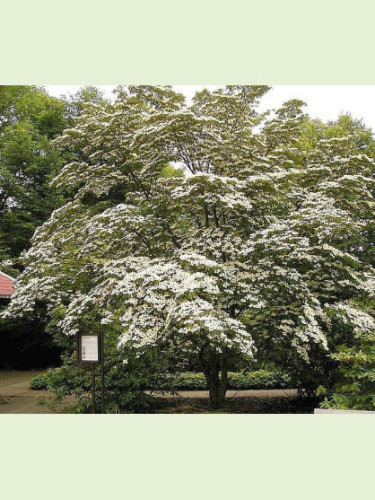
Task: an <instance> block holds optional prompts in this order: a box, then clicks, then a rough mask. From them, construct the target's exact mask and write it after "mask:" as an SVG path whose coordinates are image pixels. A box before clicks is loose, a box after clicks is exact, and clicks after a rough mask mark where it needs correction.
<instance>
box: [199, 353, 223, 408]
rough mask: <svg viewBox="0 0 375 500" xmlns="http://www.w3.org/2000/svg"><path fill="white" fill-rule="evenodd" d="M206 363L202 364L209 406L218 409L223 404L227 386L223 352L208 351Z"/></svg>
mask: <svg viewBox="0 0 375 500" xmlns="http://www.w3.org/2000/svg"><path fill="white" fill-rule="evenodd" d="M207 361H208V363H205V365H204V366H202V368H203V371H204V375H205V377H206V380H207V384H208V390H209V395H210V408H211V409H212V410H218V409H219V408H223V406H224V404H225V394H226V392H227V387H228V367H227V359H226V356H225V354H218V353H216V352H213V351H210V353H209V358H208V360H207Z"/></svg>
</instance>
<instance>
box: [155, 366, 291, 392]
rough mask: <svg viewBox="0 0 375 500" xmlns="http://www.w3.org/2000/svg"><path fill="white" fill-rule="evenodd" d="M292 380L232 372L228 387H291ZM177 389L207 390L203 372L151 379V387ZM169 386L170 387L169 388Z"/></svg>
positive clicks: (275, 374) (278, 375)
mask: <svg viewBox="0 0 375 500" xmlns="http://www.w3.org/2000/svg"><path fill="white" fill-rule="evenodd" d="M291 386H292V382H291V379H290V377H289V375H286V374H282V373H278V372H270V371H266V370H256V371H253V372H247V373H246V372H230V373H229V375H228V389H235V390H246V389H284V388H287V387H291ZM171 387H172V388H173V389H174V390H176V391H183V390H185V391H191V390H207V389H208V387H207V382H206V379H205V377H204V375H203V373H189V372H186V373H180V374H177V375H167V376H162V377H157V378H156V377H153V378H152V379H151V381H150V387H149V388H150V389H153V390H159V391H167V390H170V388H171ZM168 388H169V389H168Z"/></svg>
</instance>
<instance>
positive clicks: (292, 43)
mask: <svg viewBox="0 0 375 500" xmlns="http://www.w3.org/2000/svg"><path fill="white" fill-rule="evenodd" d="M3 3H4V2H3ZM0 14H1V20H2V23H1V30H0V44H1V45H0V47H1V60H0V83H2V84H31V83H32V84H45V85H53V84H60V85H68V84H97V85H104V84H117V83H123V84H126V83H128V84H129V83H132V84H139V83H144V84H145V83H148V84H166V83H168V84H172V83H173V84H186V85H189V84H190V85H191V84H207V85H208V84H221V83H238V84H240V83H252V84H256V83H268V84H274V85H276V84H374V83H375V65H374V64H373V47H374V44H373V37H374V36H373V32H374V29H373V24H374V7H373V1H371V2H370V1H362V0H361V1H359V0H357V1H356V2H348V1H345V0H340V1H337V0H315V1H314V2H306V1H304V0H298V1H297V0H278V1H275V0H273V1H270V0H268V1H267V0H264V1H262V2H261V1H257V2H252V1H251V0H247V1H245V0H243V1H241V2H239V1H233V0H232V1H229V2H228V1H226V2H224V1H219V0H216V1H207V0H206V1H205V0H190V1H189V2H181V1H180V2H179V1H178V0H173V1H171V0H169V1H162V0H159V1H153V2H151V1H149V2H145V1H140V0H138V1H137V2H131V3H129V2H126V1H125V0H122V1H120V0H118V1H116V2H114V1H108V0H107V1H106V2H95V1H94V0H91V1H90V2H88V1H82V0H64V2H56V1H55V2H54V1H53V0H48V1H47V0H32V1H30V0H29V1H13V2H10V1H8V2H6V4H5V5H2V6H1V10H0ZM374 429H375V420H374V419H373V417H372V416H365V415H358V416H353V415H350V416H349V415H317V416H314V415H186V416H184V415H175V416H172V415H170V416H162V415H155V416H152V415H137V416H131V415H119V416H105V417H103V416H100V415H97V416H95V417H94V416H91V415H86V416H73V415H23V416H19V415H1V416H0V472H1V475H0V495H1V498H4V499H7V500H8V499H9V500H13V499H17V500H18V499H25V500H31V499H38V500H44V499H47V498H48V499H49V500H50V499H53V500H60V499H64V500H70V499H76V498H82V499H85V500H86V499H89V500H91V499H97V498H101V499H111V500H112V499H114V498H116V499H117V498H126V499H132V500H133V499H142V500H143V499H150V500H154V499H155V498H160V499H169V498H170V499H173V500H175V499H176V500H179V499H183V500H184V499H189V500H190V499H195V498H196V499H201V498H204V499H207V500H209V499H221V498H223V499H224V498H225V499H242V498H253V499H255V500H262V499H272V500H279V499H282V498H287V499H288V500H289V499H291V500H293V499H294V498H295V499H297V498H298V499H301V498H302V499H304V500H305V499H307V500H309V499H313V498H314V499H315V498H323V499H325V498H332V499H340V500H342V499H349V498H350V499H354V498H361V497H362V496H366V497H368V498H370V496H371V494H373V491H374V488H373V469H374V460H373V450H374V445H375V432H374Z"/></svg>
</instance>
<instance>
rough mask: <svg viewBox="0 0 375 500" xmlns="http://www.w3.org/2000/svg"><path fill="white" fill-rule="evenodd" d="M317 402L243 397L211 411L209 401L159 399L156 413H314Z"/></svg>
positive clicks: (298, 399) (287, 398)
mask: <svg viewBox="0 0 375 500" xmlns="http://www.w3.org/2000/svg"><path fill="white" fill-rule="evenodd" d="M316 405H317V403H316V401H312V400H308V399H300V398H296V397H290V398H289V397H280V398H275V397H267V396H265V397H256V398H254V397H243V398H233V399H230V398H229V399H228V400H227V402H226V404H225V407H224V408H222V409H220V410H210V408H209V402H208V400H207V399H188V398H183V399H176V398H175V399H173V398H157V403H156V408H155V413H168V414H192V413H223V414H228V413H248V414H252V413H254V414H255V413H263V414H266V413H269V414H270V413H273V414H275V413H276V414H280V413H313V411H314V408H316Z"/></svg>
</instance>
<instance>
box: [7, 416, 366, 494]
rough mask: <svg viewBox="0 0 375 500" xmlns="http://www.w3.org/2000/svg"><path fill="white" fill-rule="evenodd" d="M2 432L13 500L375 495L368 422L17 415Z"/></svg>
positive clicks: (358, 418)
mask: <svg viewBox="0 0 375 500" xmlns="http://www.w3.org/2000/svg"><path fill="white" fill-rule="evenodd" d="M0 425H1V448H0V470H1V483H0V491H1V497H2V498H4V499H7V500H8V499H9V500H13V499H14V500H19V499H27V500H29V499H38V500H44V499H46V500H47V499H48V500H60V499H61V500H70V499H72V500H73V499H74V500H75V499H82V500H83V499H85V500H86V499H88V500H90V499H99V498H100V499H103V500H106V499H111V500H112V499H122V498H124V499H129V500H130V499H131V500H138V499H139V500H144V499H150V500H152V499H163V500H167V499H171V500H185V499H186V500H194V499H197V500H200V499H207V500H211V499H213V500H214V499H226V500H231V499H241V500H242V499H243V498H244V499H245V498H249V499H254V500H262V499H267V500H268V499H269V500H279V499H284V498H285V499H288V500H294V499H296V500H297V499H298V500H301V499H303V500H310V499H311V500H313V499H314V500H315V499H317V498H318V499H332V500H336V499H340V500H346V499H350V500H353V499H357V498H372V495H373V491H374V483H373V475H374V473H373V470H374V460H373V450H374V446H375V433H374V418H373V417H372V416H367V415H359V416H354V415H347V416H341V415H340V416H337V415H336V416H335V415H332V416H330V415H326V416H325V415H321V416H314V415H311V416H298V415H290V416H288V415H278V416H274V415H263V416H262V415H253V416H251V415H243V416H241V415H216V416H208V415H190V416H188V415H179V416H177V415H175V416H171V415H164V416H162V415H158V416H154V417H152V416H148V415H138V416H135V415H134V416H132V415H127V416H126V415H112V416H100V415H97V416H86V417H81V416H74V415H70V416H51V415H34V416H28V417H26V416H16V415H12V416H2V418H0ZM366 493H367V494H366Z"/></svg>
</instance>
